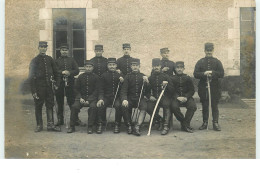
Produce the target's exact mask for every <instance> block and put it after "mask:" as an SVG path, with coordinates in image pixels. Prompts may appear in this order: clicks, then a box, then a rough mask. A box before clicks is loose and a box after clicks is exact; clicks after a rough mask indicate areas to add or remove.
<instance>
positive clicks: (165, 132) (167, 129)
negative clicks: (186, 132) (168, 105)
mask: <svg viewBox="0 0 260 173" xmlns="http://www.w3.org/2000/svg"><path fill="white" fill-rule="evenodd" d="M168 132H169V127H168V126H164V128H163V130H162V132H161V135H167V134H168Z"/></svg>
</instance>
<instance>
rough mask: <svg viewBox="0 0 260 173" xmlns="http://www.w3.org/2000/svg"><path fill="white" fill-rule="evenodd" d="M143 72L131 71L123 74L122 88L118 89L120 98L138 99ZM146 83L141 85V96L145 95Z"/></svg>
mask: <svg viewBox="0 0 260 173" xmlns="http://www.w3.org/2000/svg"><path fill="white" fill-rule="evenodd" d="M143 76H145V75H144V74H143V73H140V72H137V73H136V72H131V73H129V74H127V75H126V76H125V79H124V83H123V86H122V89H121V91H120V96H121V100H122V101H123V100H127V99H131V100H138V99H139V97H140V93H141V89H142V85H143ZM146 87H147V84H146V83H144V87H143V94H142V98H143V96H145V95H147V93H146V92H147V90H146Z"/></svg>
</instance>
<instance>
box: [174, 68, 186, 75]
mask: <svg viewBox="0 0 260 173" xmlns="http://www.w3.org/2000/svg"><path fill="white" fill-rule="evenodd" d="M184 69H185V68H184V67H183V66H177V67H176V72H177V74H183V71H184Z"/></svg>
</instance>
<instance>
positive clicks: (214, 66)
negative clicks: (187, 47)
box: [193, 43, 224, 131]
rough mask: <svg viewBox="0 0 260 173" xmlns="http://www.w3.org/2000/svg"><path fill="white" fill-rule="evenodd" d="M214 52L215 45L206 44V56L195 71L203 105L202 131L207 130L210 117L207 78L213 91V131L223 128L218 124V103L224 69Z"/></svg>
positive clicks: (197, 64)
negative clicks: (220, 79)
mask: <svg viewBox="0 0 260 173" xmlns="http://www.w3.org/2000/svg"><path fill="white" fill-rule="evenodd" d="M213 51H214V44H213V43H205V54H206V56H205V57H204V58H202V59H200V60H199V61H198V62H197V63H196V66H195V69H194V73H193V74H194V77H195V78H197V79H200V81H199V85H198V94H199V97H200V101H201V103H202V114H203V124H202V126H201V127H200V128H199V129H200V130H204V129H207V126H208V118H209V117H208V115H209V97H208V95H209V93H208V88H207V76H208V77H209V80H210V89H211V93H210V94H211V107H212V116H213V129H214V130H216V131H220V130H221V128H220V126H219V124H218V118H219V111H218V103H219V99H220V97H221V86H220V81H219V78H223V77H224V69H223V66H222V63H221V62H220V61H219V60H218V59H217V58H214V57H213V56H212V54H213Z"/></svg>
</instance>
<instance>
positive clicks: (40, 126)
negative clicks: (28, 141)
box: [34, 108, 43, 132]
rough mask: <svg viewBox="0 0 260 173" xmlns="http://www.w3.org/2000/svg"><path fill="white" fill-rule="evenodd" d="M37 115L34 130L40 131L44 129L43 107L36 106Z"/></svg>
mask: <svg viewBox="0 0 260 173" xmlns="http://www.w3.org/2000/svg"><path fill="white" fill-rule="evenodd" d="M35 117H36V124H37V126H36V128H35V129H34V132H40V131H42V129H43V122H42V108H35Z"/></svg>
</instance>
